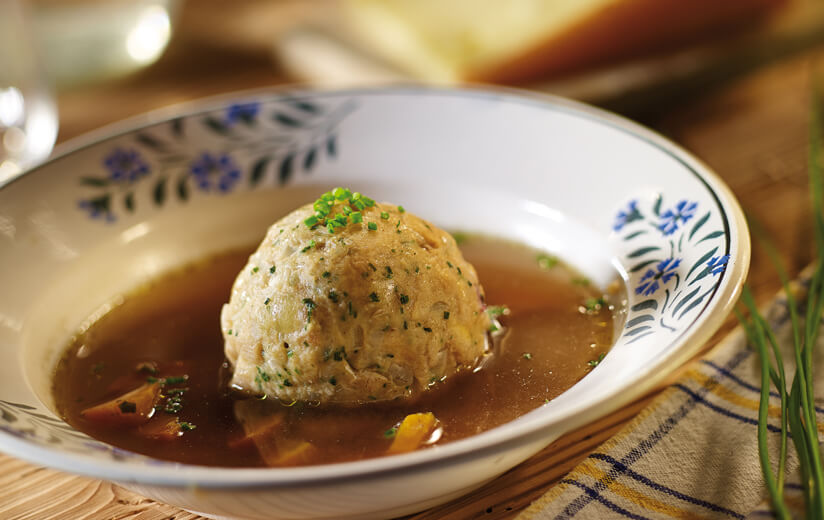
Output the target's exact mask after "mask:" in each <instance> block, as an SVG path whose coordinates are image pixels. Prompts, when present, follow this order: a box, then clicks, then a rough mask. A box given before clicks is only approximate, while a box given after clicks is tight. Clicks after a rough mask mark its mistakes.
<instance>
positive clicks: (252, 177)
mask: <svg viewBox="0 0 824 520" xmlns="http://www.w3.org/2000/svg"><path fill="white" fill-rule="evenodd" d="M271 160H272V157H271V156H269V155H265V156H263V157H261V158H260V159H258V160H257V161H255V164H253V165H252V172H251V173H250V174H249V184H251V185H252V186H257V185H258V184H259V183H260V181H261V180H262V179H263V177H264V175H265V174H266V166H267V165H268V164H269V161H271Z"/></svg>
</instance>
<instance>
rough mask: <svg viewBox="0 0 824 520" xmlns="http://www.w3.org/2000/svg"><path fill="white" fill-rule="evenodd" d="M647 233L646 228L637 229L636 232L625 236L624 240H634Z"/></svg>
mask: <svg viewBox="0 0 824 520" xmlns="http://www.w3.org/2000/svg"><path fill="white" fill-rule="evenodd" d="M646 234H647V232H646V230H644V229H642V230H640V231H636V232H635V233H630V234H629V235H627V236H625V237H624V241H625V242H626V241H629V240H632V239H633V238H635V237H638V236H641V235H646Z"/></svg>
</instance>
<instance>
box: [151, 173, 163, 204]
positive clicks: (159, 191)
mask: <svg viewBox="0 0 824 520" xmlns="http://www.w3.org/2000/svg"><path fill="white" fill-rule="evenodd" d="M152 196H153V198H154V202H155V204H157V205H158V206H162V205H163V203H164V202H166V178H165V177H161V178H160V180H158V181H157V184H155V187H154V190H153V192H152Z"/></svg>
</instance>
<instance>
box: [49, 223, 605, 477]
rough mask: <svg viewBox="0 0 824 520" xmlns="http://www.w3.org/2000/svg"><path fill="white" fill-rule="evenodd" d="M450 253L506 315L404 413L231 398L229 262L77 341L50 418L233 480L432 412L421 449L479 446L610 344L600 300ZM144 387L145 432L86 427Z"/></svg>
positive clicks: (567, 281) (214, 261) (489, 243)
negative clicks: (154, 386)
mask: <svg viewBox="0 0 824 520" xmlns="http://www.w3.org/2000/svg"><path fill="white" fill-rule="evenodd" d="M461 249H462V251H463V254H464V256H465V257H466V259H467V260H468V261H469V262H471V263H472V264H473V265H474V266H475V268H476V270H477V272H478V275H479V278H480V281H481V283H482V285H483V287H484V289H485V291H486V301H487V302H488V303H489V304H490V305H491V306H503V305H505V306H506V309H507V310H506V311H505V312H504V311H503V309H502V308H499V309H500V312H501V313H502V314H500V315H499V316H498V318H497V319H498V321H499V324H500V325H501V329H500V330H499V331H496V332H493V333H492V337H493V348H494V355H493V356H491V357H490V358H489V360H488V361H487V362H486V363H485V364H484V365H483V367H482V368H481V369H479V370H476V371H475V372H472V373H469V372H467V373H462V374H458V375H455V376H453V377H450V378H448V380H446V381H444V382H442V383H440V384H438V385H436V386H435V387H434V388H433V389H432V390H430V391H428V392H426V393H424V395H423V397H422V398H420V399H418V400H416V401H414V402H384V403H368V404H366V405H362V406H358V407H352V406H349V407H346V406H337V407H336V406H324V407H320V406H312V405H311V404H306V403H281V402H279V401H277V400H275V399H256V398H250V397H249V396H244V395H239V394H237V393H235V392H232V391H231V389H229V388H228V386H227V381H228V379H229V376H230V367H229V366H228V364H227V363H226V361H225V358H224V355H223V337H222V335H221V331H220V324H219V316H220V310H221V307H222V305H223V304H224V303H225V302H226V300H227V297H228V294H229V291H230V288H231V285H232V282H233V281H234V278H235V276H236V275H237V273H238V271H239V270H240V269H241V268H242V267H243V265H244V264H245V262H246V259H247V258H248V255H249V251H241V252H232V253H227V254H223V255H220V256H217V257H214V258H211V259H208V260H206V261H203V262H200V263H197V264H194V265H191V266H188V267H186V268H185V269H182V270H180V271H177V272H173V273H170V274H168V275H165V276H163V277H161V278H159V279H157V280H156V281H154V282H153V283H151V284H150V285H148V286H147V287H144V288H142V289H141V290H139V291H137V292H135V293H134V294H131V295H128V296H127V297H126V298H125V299H124V302H123V303H122V304H121V305H119V306H118V307H116V308H115V309H113V310H112V311H110V312H109V313H108V314H107V315H105V316H104V317H103V318H101V319H100V320H98V321H97V322H95V323H94V324H92V325H91V326H90V327H89V328H88V329H87V330H85V331H82V332H81V333H79V334H78V335H77V337H76V338H75V340H74V341H73V343H72V344H71V345H70V346H69V348H68V349H67V352H66V354H65V355H64V357H63V358H62V359H61V361H60V362H59V364H58V367H57V369H56V373H55V377H54V386H53V393H54V398H55V402H56V405H57V409H58V412H59V413H60V414H61V415H62V417H63V418H64V419H65V420H66V421H67V422H68V423H70V424H71V425H72V426H74V427H75V428H77V429H78V430H81V431H83V432H86V433H87V434H89V435H90V436H92V437H94V438H97V439H99V440H101V441H104V442H107V443H109V444H112V445H114V446H117V447H120V448H123V449H127V450H131V451H134V452H138V453H143V454H146V455H150V456H153V457H156V458H159V459H165V460H171V461H178V462H183V463H188V464H200V465H214V466H246V467H249V466H289V465H299V464H319V463H330V462H341V461H349V460H357V459H362V458H368V457H377V456H382V455H385V454H387V453H390V452H391V450H390V446H392V443H393V440H394V437H395V435H396V434H397V432H398V426H399V424H401V422H402V421H403V419H404V418H405V417H406V416H407V415H409V414H415V413H422V412H431V413H432V414H434V417H435V418H436V420H437V423H436V425H437V426H436V427H435V428H434V430H433V431H431V432H430V433H428V434H427V438H426V439H425V440H424V442H423V444H422V446H421V447H428V446H433V445H436V444H442V443H446V442H451V441H454V440H457V439H461V438H465V437H468V436H471V435H474V434H477V433H480V432H483V431H485V430H488V429H490V428H493V427H495V426H498V425H500V424H503V423H505V422H507V421H511V420H513V419H515V418H517V417H519V416H521V415H523V414H525V413H527V412H529V411H530V410H533V409H535V408H537V407H539V406H541V405H543V404H544V403H546V402H548V401H549V400H551V399H553V398H554V397H556V396H557V395H559V394H560V393H561V392H563V391H564V390H566V389H568V388H569V387H570V386H572V385H573V384H575V383H576V382H577V381H578V380H580V379H581V378H582V377H584V376H585V375H586V374H587V373H588V372H589V371H590V370H592V368H593V367H594V366H595V365H597V363H598V362H600V360H601V359H602V358H603V355H604V354H605V353H606V351H607V350H608V348H609V346H610V345H611V343H612V340H613V333H614V320H615V318H614V309H613V307H612V306H611V305H610V304H609V302H610V300H611V298H610V297H609V296H606V299H604V294H603V293H602V292H601V291H599V289H598V288H596V287H593V286H592V285H591V284H589V282H588V281H587V280H586V279H584V278H583V277H581V276H580V275H579V274H577V273H576V272H574V271H573V270H571V269H569V268H567V267H566V266H564V265H563V264H562V263H559V262H557V261H556V260H555V259H554V258H552V257H549V256H547V255H543V254H539V253H537V252H536V251H534V250H532V249H529V248H526V247H523V246H520V245H517V244H513V243H509V242H505V241H500V240H493V239H487V238H482V237H470V238H469V239H466V240H463V241H462V244H461ZM147 382H149V383H157V382H160V383H163V384H162V390H161V391H160V392H161V397H160V400H159V401H158V402H157V405H156V406H155V409H154V412H153V413H152V414H151V419H149V420H148V421H147V422H145V423H143V424H140V425H124V424H112V423H110V422H107V421H98V420H94V418H93V417H90V414H89V413H88V410H89V409H90V408H91V407H94V406H96V405H99V404H100V403H104V402H106V401H109V400H112V399H115V398H117V397H118V396H122V395H123V394H124V393H127V392H129V391H131V390H133V389H135V388H138V387H141V385H146V384H147ZM120 406H123V403H122V402H120ZM128 406H132V403H130V402H129V403H128ZM84 410H85V411H86V413H84ZM129 411H131V410H129ZM169 424H174V425H176V428H175V429H174V430H173V431H172V433H169V430H168V428H167V426H168V425H169ZM307 447H310V448H311V449H305V448H307Z"/></svg>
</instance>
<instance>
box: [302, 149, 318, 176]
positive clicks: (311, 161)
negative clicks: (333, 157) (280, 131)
mask: <svg viewBox="0 0 824 520" xmlns="http://www.w3.org/2000/svg"><path fill="white" fill-rule="evenodd" d="M317 153H318V151H317V149H315V148H310V149H309V151H308V152H306V155H305V156H304V157H303V171H304V172H306V173H309V172H310V171H312V166H314V165H315V157H317Z"/></svg>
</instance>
